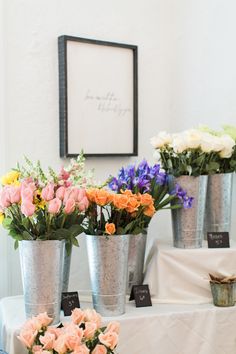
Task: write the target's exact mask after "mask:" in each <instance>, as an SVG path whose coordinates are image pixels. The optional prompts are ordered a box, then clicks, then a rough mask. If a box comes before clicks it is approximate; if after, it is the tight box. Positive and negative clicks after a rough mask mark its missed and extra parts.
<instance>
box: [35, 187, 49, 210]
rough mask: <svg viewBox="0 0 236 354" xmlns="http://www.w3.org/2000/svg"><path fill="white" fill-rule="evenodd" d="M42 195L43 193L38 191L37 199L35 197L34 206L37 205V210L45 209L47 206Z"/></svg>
mask: <svg viewBox="0 0 236 354" xmlns="http://www.w3.org/2000/svg"><path fill="white" fill-rule="evenodd" d="M41 194H42V191H40V190H39V189H37V191H36V194H35V197H34V204H35V205H36V207H37V208H40V209H44V208H45V205H46V201H45V200H43V199H41Z"/></svg>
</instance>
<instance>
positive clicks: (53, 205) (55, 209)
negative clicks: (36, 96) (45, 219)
mask: <svg viewBox="0 0 236 354" xmlns="http://www.w3.org/2000/svg"><path fill="white" fill-rule="evenodd" d="M60 208H61V200H60V199H59V198H54V199H52V200H50V202H49V204H48V212H49V213H50V214H57V213H59V211H60Z"/></svg>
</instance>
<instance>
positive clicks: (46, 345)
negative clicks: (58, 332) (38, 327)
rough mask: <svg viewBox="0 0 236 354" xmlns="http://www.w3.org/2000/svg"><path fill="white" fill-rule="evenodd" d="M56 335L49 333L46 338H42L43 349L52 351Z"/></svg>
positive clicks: (45, 335) (46, 333)
mask: <svg viewBox="0 0 236 354" xmlns="http://www.w3.org/2000/svg"><path fill="white" fill-rule="evenodd" d="M55 339H56V337H55V335H54V334H52V333H49V332H45V334H44V336H40V337H39V340H40V342H41V343H42V344H43V349H46V350H52V349H53V346H54V343H55Z"/></svg>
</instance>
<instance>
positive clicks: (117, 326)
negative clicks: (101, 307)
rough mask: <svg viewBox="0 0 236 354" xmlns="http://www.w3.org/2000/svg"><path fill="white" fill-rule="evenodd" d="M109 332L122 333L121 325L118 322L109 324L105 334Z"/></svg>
mask: <svg viewBox="0 0 236 354" xmlns="http://www.w3.org/2000/svg"><path fill="white" fill-rule="evenodd" d="M107 332H116V333H117V334H119V333H120V323H119V322H117V321H112V322H109V323H108V325H107V328H106V330H105V333H107Z"/></svg>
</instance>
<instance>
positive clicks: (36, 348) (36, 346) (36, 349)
mask: <svg viewBox="0 0 236 354" xmlns="http://www.w3.org/2000/svg"><path fill="white" fill-rule="evenodd" d="M42 350H43V347H42V345H34V346H33V348H32V352H33V353H38V352H40V351H42Z"/></svg>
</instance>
